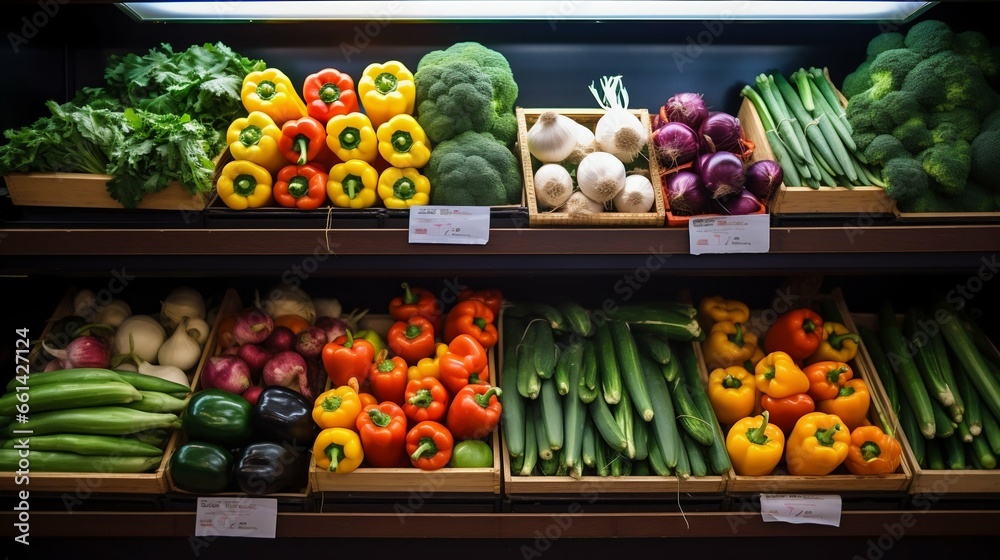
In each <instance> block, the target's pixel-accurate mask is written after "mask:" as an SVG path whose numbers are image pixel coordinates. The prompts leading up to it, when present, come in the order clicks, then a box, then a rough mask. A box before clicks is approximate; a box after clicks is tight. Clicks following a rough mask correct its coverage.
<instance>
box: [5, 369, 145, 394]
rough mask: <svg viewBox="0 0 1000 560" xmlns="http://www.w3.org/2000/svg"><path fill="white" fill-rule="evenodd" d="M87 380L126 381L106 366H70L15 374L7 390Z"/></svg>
mask: <svg viewBox="0 0 1000 560" xmlns="http://www.w3.org/2000/svg"><path fill="white" fill-rule="evenodd" d="M86 381H125V379H123V378H122V376H121V375H118V373H117V372H115V371H112V370H110V369H105V368H70V369H58V370H54V371H44V372H35V373H32V374H30V375H18V376H15V377H14V378H13V379H11V380H10V382H8V383H7V388H6V390H5V392H7V391H13V390H15V389H16V388H17V387H19V386H23V385H27V386H29V387H36V386H40V385H48V384H60V383H70V382H86Z"/></svg>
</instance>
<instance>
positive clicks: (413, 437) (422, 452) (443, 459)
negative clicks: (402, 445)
mask: <svg viewBox="0 0 1000 560" xmlns="http://www.w3.org/2000/svg"><path fill="white" fill-rule="evenodd" d="M454 446H455V438H454V437H452V435H451V432H450V431H448V428H447V427H445V425H444V424H442V423H440V422H434V421H431V420H427V421H424V422H420V423H418V424H417V425H416V426H414V427H413V428H411V429H410V431H409V432H407V433H406V453H407V454H408V455H409V456H410V462H411V463H412V464H413V466H414V467H417V468H418V469H421V470H425V471H434V470H437V469H440V468H441V467H444V466H446V465H447V464H448V461H450V460H451V450H452V448H453V447H454Z"/></svg>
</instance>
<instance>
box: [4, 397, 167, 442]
mask: <svg viewBox="0 0 1000 560" xmlns="http://www.w3.org/2000/svg"><path fill="white" fill-rule="evenodd" d="M180 427H181V421H180V418H179V417H178V416H177V415H176V414H173V413H168V412H143V411H141V410H132V409H130V408H125V407H123V406H114V405H109V406H88V407H86V408H67V409H63V410H50V411H48V412H39V413H36V414H32V415H31V416H30V417H29V418H28V421H27V422H25V423H16V424H11V425H10V426H7V427H6V428H4V430H3V433H4V435H6V436H7V437H11V436H12V435H14V434H13V431H14V430H31V434H32V435H35V436H40V435H45V434H64V433H83V434H97V435H108V436H120V435H125V434H131V433H134V432H139V431H142V430H148V429H150V428H180Z"/></svg>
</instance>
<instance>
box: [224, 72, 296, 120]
mask: <svg viewBox="0 0 1000 560" xmlns="http://www.w3.org/2000/svg"><path fill="white" fill-rule="evenodd" d="M240 98H241V99H242V100H243V107H244V108H245V109H246V110H247V112H251V113H252V112H253V111H263V112H264V113H267V114H268V115H269V116H270V117H271V118H272V119H274V124H276V125H278V126H279V127H280V126H281V125H283V124H285V122H286V121H291V120H295V119H301V118H302V117H304V116H306V115H308V114H309V110H308V109H307V108H306V103H305V101H302V98H301V97H299V93H298V91H297V90H296V89H295V85H294V84H292V81H291V80H290V79H288V76H286V75H285V73H284V72H282V71H281V70H278V69H277V68H265V69H263V70H257V71H254V72H250V73H249V74H247V75H246V76H245V77H244V78H243V87H242V88H241V89H240Z"/></svg>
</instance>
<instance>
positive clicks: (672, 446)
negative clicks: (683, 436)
mask: <svg viewBox="0 0 1000 560" xmlns="http://www.w3.org/2000/svg"><path fill="white" fill-rule="evenodd" d="M639 362H640V364H641V365H642V375H643V379H644V380H645V381H646V386H647V387H648V388H649V398H650V399H651V400H652V403H653V411H654V414H653V420H652V421H651V422H650V424H651V426H650V427H651V428H652V435H653V437H652V438H651V441H650V442H649V447H650V449H651V450H650V454H652V447H653V446H659V448H660V451H661V452H662V454H663V460H664V462H665V463H666V466H668V467H670V468H671V469H673V468H674V467H676V466H677V456H678V455H679V454H680V451H681V449H680V448H681V441H680V433H679V430H678V429H677V421H676V420H674V405H673V403H672V402H671V400H670V393H669V389H667V381H666V380H665V379H663V375H661V374H660V370H659V368H658V367H657V364H656V362H654V361H653V360H651V359H650V358H646V357H643V356H640V357H639Z"/></svg>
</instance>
